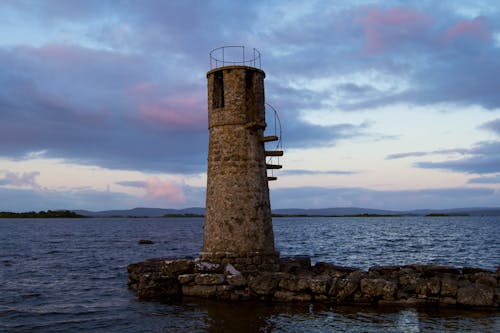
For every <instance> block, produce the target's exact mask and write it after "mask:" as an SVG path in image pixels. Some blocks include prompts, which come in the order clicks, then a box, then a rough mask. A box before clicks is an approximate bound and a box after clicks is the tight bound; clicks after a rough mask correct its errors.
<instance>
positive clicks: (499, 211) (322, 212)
mask: <svg viewBox="0 0 500 333" xmlns="http://www.w3.org/2000/svg"><path fill="white" fill-rule="evenodd" d="M73 212H75V213H76V214H80V215H84V216H91V217H162V216H164V215H171V216H189V215H205V208H202V207H191V208H184V209H166V208H146V207H138V208H134V209H128V210H105V211H98V212H93V211H88V210H73ZM273 214H274V215H278V216H355V215H404V216H412V215H415V216H425V215H430V214H434V215H469V216H500V208H488V207H471V208H455V209H419V210H408V211H396V210H382V209H371V208H359V207H337V208H318V209H300V208H288V209H275V210H273Z"/></svg>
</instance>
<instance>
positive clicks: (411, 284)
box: [128, 257, 500, 309]
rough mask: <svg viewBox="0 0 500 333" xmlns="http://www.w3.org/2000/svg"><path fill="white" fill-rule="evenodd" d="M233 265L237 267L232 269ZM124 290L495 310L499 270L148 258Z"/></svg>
mask: <svg viewBox="0 0 500 333" xmlns="http://www.w3.org/2000/svg"><path fill="white" fill-rule="evenodd" d="M236 266H237V265H236ZM128 274H129V275H128V285H129V287H130V288H132V289H133V290H135V291H136V292H137V295H138V297H139V298H140V299H148V300H161V301H178V300H180V299H182V297H201V298H213V299H219V300H231V301H245V300H255V299H257V300H263V301H268V302H326V303H332V304H351V305H356V304H362V305H394V306H458V307H485V308H494V309H500V285H499V280H500V266H499V268H498V269H497V271H496V272H492V271H487V270H484V269H479V268H470V267H463V268H457V267H449V266H436V265H406V266H377V267H372V268H370V269H369V270H368V271H364V270H360V269H357V268H351V267H341V266H335V265H332V264H329V263H323V262H318V263H316V264H315V265H314V266H311V261H310V259H309V258H308V257H294V258H282V259H281V261H280V265H279V269H278V268H276V269H275V270H273V271H255V270H254V271H243V270H242V271H239V270H238V269H237V268H235V266H233V265H232V264H230V263H229V264H226V265H221V264H213V263H210V262H204V261H201V260H200V259H196V260H192V259H166V258H160V259H150V260H146V261H144V262H140V263H135V264H131V265H129V266H128Z"/></svg>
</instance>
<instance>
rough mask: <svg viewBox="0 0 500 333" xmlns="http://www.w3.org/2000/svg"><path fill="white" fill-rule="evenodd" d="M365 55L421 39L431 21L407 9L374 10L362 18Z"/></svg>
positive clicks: (426, 16)
mask: <svg viewBox="0 0 500 333" xmlns="http://www.w3.org/2000/svg"><path fill="white" fill-rule="evenodd" d="M362 24H363V30H364V34H365V39H366V44H365V47H364V52H365V53H367V54H376V53H381V52H383V51H385V50H387V49H389V48H391V47H392V46H394V45H396V44H399V43H402V42H405V41H407V40H415V39H422V38H424V37H425V36H426V35H427V34H428V31H429V30H430V28H431V26H432V24H433V19H432V18H431V17H430V16H428V15H425V14H423V13H421V12H418V11H414V10H411V9H407V8H391V9H386V10H384V9H378V8H374V9H371V10H370V11H368V13H367V14H366V15H365V16H364V17H363V18H362Z"/></svg>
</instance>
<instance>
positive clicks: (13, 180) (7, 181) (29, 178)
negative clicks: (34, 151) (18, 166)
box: [0, 170, 40, 189]
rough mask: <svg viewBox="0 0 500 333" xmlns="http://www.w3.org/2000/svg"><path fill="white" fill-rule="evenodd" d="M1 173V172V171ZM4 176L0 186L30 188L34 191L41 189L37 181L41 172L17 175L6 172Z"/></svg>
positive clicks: (0, 179) (0, 180)
mask: <svg viewBox="0 0 500 333" xmlns="http://www.w3.org/2000/svg"><path fill="white" fill-rule="evenodd" d="M0 173H2V172H1V170H0ZM3 173H4V176H3V177H2V178H0V186H2V185H8V186H15V187H29V188H34V189H39V188H40V185H39V184H38V182H37V181H36V177H38V176H39V175H40V172H38V171H33V172H24V173H16V172H10V171H4V172H3Z"/></svg>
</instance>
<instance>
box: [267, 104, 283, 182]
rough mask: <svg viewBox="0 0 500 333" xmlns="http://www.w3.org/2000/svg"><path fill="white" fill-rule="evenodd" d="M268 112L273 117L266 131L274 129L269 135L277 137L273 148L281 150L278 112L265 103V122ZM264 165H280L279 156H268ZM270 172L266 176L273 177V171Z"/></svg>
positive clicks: (281, 133) (281, 136)
mask: <svg viewBox="0 0 500 333" xmlns="http://www.w3.org/2000/svg"><path fill="white" fill-rule="evenodd" d="M268 110H270V111H271V112H272V113H273V115H272V118H273V124H271V126H269V127H271V128H269V127H268V129H269V130H271V131H272V130H273V129H274V132H272V133H270V134H271V135H274V136H277V137H278V141H277V142H276V147H275V148H274V150H283V132H282V130H281V121H280V117H279V115H278V111H277V110H276V109H275V108H274V107H273V106H272V105H271V104H269V103H267V102H266V120H267V116H268V115H267V114H268V113H269V111H268ZM272 127H274V128H272ZM266 163H267V164H278V165H280V157H279V156H268V157H267V159H266ZM270 172H271V174H270V175H268V176H274V171H273V169H270Z"/></svg>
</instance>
